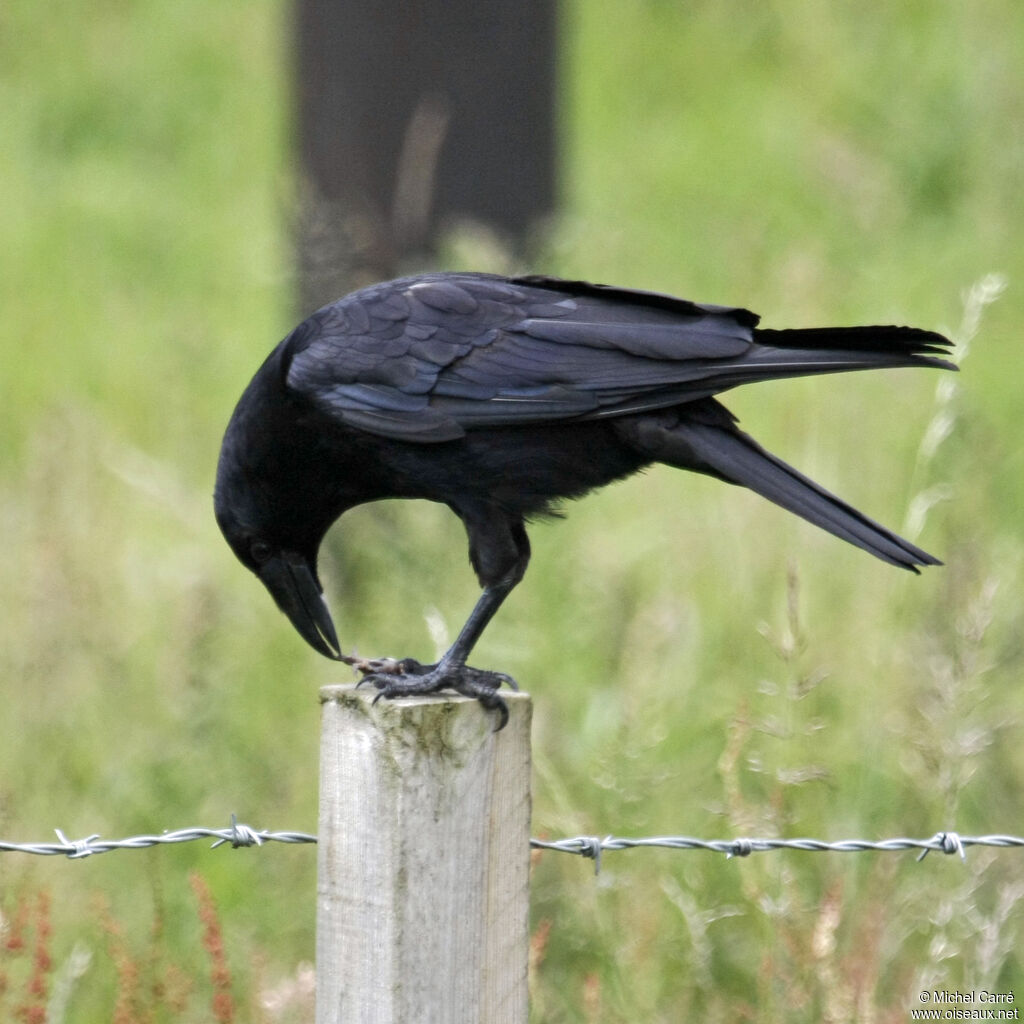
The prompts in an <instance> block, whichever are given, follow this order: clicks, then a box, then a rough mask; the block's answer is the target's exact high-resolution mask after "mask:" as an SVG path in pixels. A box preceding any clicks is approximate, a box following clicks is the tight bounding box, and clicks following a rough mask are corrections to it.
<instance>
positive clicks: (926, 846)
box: [0, 815, 1024, 871]
mask: <svg viewBox="0 0 1024 1024" xmlns="http://www.w3.org/2000/svg"><path fill="white" fill-rule="evenodd" d="M54 831H55V832H56V835H57V840H58V841H57V842H55V843H54V842H50V843H12V842H5V841H2V840H0V853H30V854H35V855H37V856H41V857H56V856H64V857H67V858H68V859H69V860H82V859H83V858H85V857H91V856H92V855H93V854H97V853H109V852H110V851H112V850H141V849H146V848H148V847H151V846H166V845H170V844H173V843H191V842H194V841H196V840H198V839H213V840H214V842H213V843H212V844H211V846H212V848H216V847H218V846H224V845H230V846H231V847H232V848H233V849H238V848H240V847H244V846H262V845H263V844H264V843H268V842H275V843H315V842H316V841H317V838H316V836H314V835H310V834H309V833H308V832H271V831H268V830H266V829H254V828H252V827H250V826H249V825H243V824H241V823H240V822H239V821H238V820H237V819H236V817H235V816H234V815H232V816H231V826H230V828H219V829H218V828H183V829H178V830H177V831H174V832H161V833H160V834H159V835H141V836H131V837H130V838H128V839H101V838H100V836H99V835H98V834H94V835H90V836H86V837H85V838H84V839H68V838H67V836H65V835H64V833H63V832H62V831H61V830H60V829H55V830H54ZM530 846H531V847H532V848H533V849H535V850H551V851H553V852H555V853H570V854H575V855H576V856H578V857H585V858H588V859H590V860H592V861H593V862H594V870H595V871H598V870H600V868H601V857H602V855H603V854H604V853H605V852H607V851H612V850H634V849H640V848H650V847H661V848H663V849H670V850H706V851H709V852H711V853H723V854H725V855H726V857H729V858H732V857H749V856H750V855H751V854H753V853H766V852H771V851H777V850H797V851H801V852H805V853H865V852H868V851H874V852H894V851H899V850H919V851H920V854H919V856H918V857H917V859H918V861H922V860H924V858H925V857H926V856H927V855H928V854H929V853H933V852H934V853H944V854H957V855H959V857H960V859H961V860H966V859H967V852H966V851H967V848H968V847H970V846H992V847H1001V848H1008V847H1016V848H1018V849H1019V848H1022V847H1024V838H1022V837H1020V836H1007V835H987V836H962V835H960V834H959V833H957V832H949V831H946V832H936V833H935V835H933V836H932V837H931V838H930V839H909V838H897V839H880V840H871V839H841V840H838V841H835V842H826V841H825V840H823V839H753V838H738V839H695V838H693V837H692V836H645V837H641V838H636V839H630V838H627V837H625V836H614V835H607V836H605V837H604V838H601V837H600V836H573V837H572V838H568V839H553V840H547V839H531V840H530Z"/></svg>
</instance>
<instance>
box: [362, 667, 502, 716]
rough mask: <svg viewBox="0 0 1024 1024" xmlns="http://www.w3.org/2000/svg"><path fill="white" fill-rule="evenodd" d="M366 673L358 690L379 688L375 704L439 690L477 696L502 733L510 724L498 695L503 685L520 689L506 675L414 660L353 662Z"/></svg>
mask: <svg viewBox="0 0 1024 1024" xmlns="http://www.w3.org/2000/svg"><path fill="white" fill-rule="evenodd" d="M354 667H355V668H357V669H359V671H360V672H362V673H363V678H362V679H360V680H359V682H358V683H356V688H357V689H358V688H359V687H360V686H362V685H363V684H364V683H369V684H370V685H372V686H376V687H377V691H378V692H377V694H376V695H375V696H374V698H373V701H372V703H373V704H376V703H377V701H379V700H380V699H381V698H382V697H383V698H384V699H385V700H394V699H395V698H396V697H413V696H418V695H421V694H428V693H437V692H438V691H439V690H454V691H455V692H456V693H460V694H462V695H463V696H464V697H474V698H476V700H478V701H479V702H480V705H481V707H483V708H484V709H485V710H486V711H497V712H498V719H499V720H498V725H497V726H496V728H495V729H494V731H495V732H501V730H502V729H504V728H505V726H506V725H507V724H508V717H509V712H508V705H507V704H506V703H505V701H504V700H502V698H501V697H499V696H498V695H497V693H496V691H497V690H498V688H499V687H500V686H501V685H502V683H504V684H505V685H506V686H508V687H509V689H511V690H518V689H519V686H518V684H517V683H516V681H515V680H514V679H513V678H512V677H511V676H509V675H506V674H505V673H504V672H489V671H486V670H484V669H479V668H472V667H471V666H469V665H457V666H445V665H444V663H443V662H441V663H439V664H437V665H423V664H421V663H420V662H418V661H416V660H415V659H414V658H404V659H402V660H401V661H396V660H395V659H393V658H377V659H373V660H364V661H360V662H356V663H354Z"/></svg>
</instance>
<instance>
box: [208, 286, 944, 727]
mask: <svg viewBox="0 0 1024 1024" xmlns="http://www.w3.org/2000/svg"><path fill="white" fill-rule="evenodd" d="M949 345H950V343H949V341H948V340H947V339H946V338H944V337H942V336H941V335H939V334H935V333H933V332H931V331H925V330H918V329H916V328H911V327H896V326H874V327H827V328H809V329H794V330H767V329H764V328H760V327H758V317H757V316H756V315H755V314H753V313H751V312H749V311H748V310H745V309H734V308H728V307H724V306H713V305H704V304H700V303H695V302H688V301H686V300H684V299H678V298H674V297H672V296H670V295H663V294H659V293H654V292H643V291H633V290H628V289H624V288H613V287H608V286H605V285H592V284H586V283H584V282H581V281H563V280H558V279H554V278H548V277H539V276H532V277H513V278H509V277H499V276H495V275H490V274H475V273H436V274H423V275H419V276H415V277H405V278H401V279H399V280H396V281H389V282H386V283H383V284H378V285H374V286H372V287H369V288H364V289H362V290H361V291H357V292H354V293H353V294H351V295H348V296H347V297H345V298H343V299H340V300H338V301H337V302H334V303H331V304H330V305H328V306H324V307H323V308H322V309H320V310H318V311H317V312H315V313H313V314H312V316H310V317H309V318H308V319H306V320H305V321H303V323H301V324H300V325H299V326H298V327H296V328H295V330H294V331H292V332H291V334H289V335H288V337H287V338H285V339H284V341H282V342H281V343H280V344H279V345H278V346H277V348H276V349H274V351H273V352H272V353H271V354H270V356H269V357H268V358H267V360H266V361H265V362H264V363H263V365H262V366H261V367H260V369H259V370H258V371H257V373H256V375H255V377H254V378H253V379H252V382H251V383H250V384H249V386H248V387H247V388H246V390H245V392H244V394H243V395H242V397H241V399H240V400H239V402H238V406H237V407H236V409H235V411H234V415H233V416H232V417H231V421H230V423H229V424H228V428H227V432H226V434H225V436H224V442H223V446H222V449H221V453H220V462H219V465H218V469H217V484H216V492H215V506H216V515H217V521H218V523H219V524H220V527H221V530H222V531H223V533H224V536H225V537H226V539H227V541H228V543H229V544H230V545H231V548H232V550H233V551H234V552H235V554H236V555H237V556H238V558H239V559H240V560H241V561H242V563H243V564H244V565H245V566H247V567H248V568H249V569H251V570H252V571H253V572H254V573H255V574H256V575H257V576H258V577H259V578H260V579H261V580H262V581H263V583H264V585H265V586H266V587H267V589H268V590H269V591H270V593H271V596H272V597H273V598H274V600H275V601H276V602H277V604H278V606H279V607H280V609H281V610H282V611H283V612H284V613H285V614H286V615H287V616H288V618H289V619H290V620H291V622H292V624H293V625H294V626H295V628H296V629H297V630H298V632H299V633H300V634H301V636H302V637H303V638H304V639H305V640H306V641H307V642H308V643H309V644H310V645H311V646H312V647H314V648H315V649H316V650H317V651H319V652H320V653H321V654H323V655H326V656H327V657H329V658H334V659H336V660H340V661H344V662H346V663H348V664H351V665H354V666H355V667H357V668H358V669H359V670H360V671H361V672H362V673H363V676H364V681H368V682H370V683H372V684H373V685H375V686H376V687H377V688H378V690H379V693H378V697H380V696H384V697H398V696H402V695H407V694H418V693H429V692H433V691H436V690H439V689H443V688H450V689H454V690H457V691H458V692H460V693H463V694H467V695H471V696H474V697H477V698H478V699H479V700H480V701H481V702H482V703H483V705H484V706H485V707H487V708H491V709H497V710H498V711H499V712H500V718H499V724H498V728H501V726H502V725H504V722H505V720H506V718H507V708H506V707H505V703H504V701H503V700H502V699H501V698H500V697H499V696H498V694H497V692H496V691H497V689H498V687H499V686H500V685H501V683H508V684H510V685H514V683H513V682H512V680H511V679H510V678H509V677H508V676H506V675H504V674H502V673H498V672H488V671H483V670H480V669H474V668H471V667H469V666H468V665H467V664H466V659H467V658H468V656H469V654H470V651H471V650H472V648H473V645H474V644H475V643H476V642H477V640H478V639H479V638H480V635H481V633H482V632H483V630H484V628H485V627H486V626H487V624H488V622H490V620H491V618H492V617H493V616H494V614H495V612H496V611H497V610H498V608H499V606H500V605H501V603H502V601H504V599H505V598H506V597H507V596H508V594H509V592H510V591H511V590H512V588H513V587H515V585H516V584H517V583H518V582H519V581H520V580H521V579H522V577H523V574H524V572H525V571H526V566H527V562H528V561H529V557H530V544H529V541H528V539H527V535H526V528H525V525H524V524H525V522H526V520H527V519H530V518H532V517H537V516H543V515H545V514H550V513H551V512H552V511H553V509H554V507H555V505H556V504H557V503H559V502H561V501H563V500H565V499H570V498H578V497H581V496H582V495H584V494H586V493H587V492H588V491H590V490H592V489H594V488H596V487H601V486H603V485H604V484H607V483H610V482H611V481H613V480H618V479H620V478H622V477H626V476H628V475H629V474H631V473H634V472H636V471H637V470H639V469H641V468H643V467H645V466H648V465H650V464H652V463H656V462H661V463H666V464H667V465H670V466H675V467H677V468H680V469H688V470H694V471H695V472H698V473H705V474H708V475H710V476H714V477H717V478H718V479H720V480H725V481H727V482H729V483H733V484H741V485H743V486H745V487H749V488H750V489H751V490H753V491H756V492H757V493H758V494H761V495H763V496H764V497H765V498H768V499H769V500H770V501H773V502H775V503H776V504H778V505H781V506H782V507H783V508H786V509H789V510H790V511H791V512H795V513H796V514H797V515H799V516H802V517H803V518H804V519H807V520H808V521H810V522H812V523H814V524H815V525H817V526H820V527H821V528H822V529H825V530H828V531H829V532H830V533H833V534H835V535H836V536H837V537H841V538H842V539H843V540H846V541H849V542H850V543H851V544H855V545H857V547H860V548H863V549H864V550H865V551H869V552H870V553H871V554H873V555H875V556H876V557H877V558H880V559H882V560H883V561H886V562H889V563H891V564H892V565H896V566H900V567H902V568H905V569H911V570H913V571H915V572H916V571H917V567H918V566H922V565H936V564H939V563H938V560H937V559H935V558H933V557H932V556H931V555H929V554H928V553H927V552H925V551H922V550H921V549H920V548H918V547H916V546H915V545H913V544H911V543H910V542H909V541H907V540H904V539H903V538H901V537H899V536H897V535H896V534H895V533H893V532H892V531H890V530H888V529H886V528H885V527H884V526H881V525H879V524H878V523H876V522H874V521H872V520H871V519H869V518H868V517H867V516H865V515H863V514H862V513H860V512H858V511H857V510H856V509H854V508H852V507H850V506H849V505H847V504H846V503H844V502H843V501H841V500H840V499H839V498H837V497H835V496H834V495H832V494H830V493H829V492H828V491H826V490H824V489H823V488H821V487H819V486H818V485H817V484H816V483H814V482H813V481H811V480H809V479H808V478H807V477H805V476H803V475H802V474H800V473H798V472H797V471H796V470H794V469H792V468H791V467H789V466H787V465H786V464H785V463H784V462H782V461H780V460H779V459H777V458H776V457H775V456H774V455H771V454H769V453H768V452H767V451H765V450H764V449H763V448H761V446H760V445H758V444H757V442H756V441H754V440H753V439H752V438H751V437H749V436H748V435H747V434H745V433H743V432H742V431H741V430H739V429H738V427H737V426H736V420H735V418H734V417H733V416H732V415H731V414H730V413H729V412H728V410H727V409H726V408H725V407H724V406H723V405H721V404H720V403H719V402H718V401H717V400H716V399H715V397H714V396H715V395H717V394H718V393H719V392H722V391H726V390H728V389H729V388H734V387H736V386H738V385H740V384H748V383H752V382H756V381H760V380H768V379H774V378H782V377H797V376H804V375H808V374H819V373H833V372H838V371H843V370H862V369H875V368H881V367H898V366H930V367H942V368H945V369H955V367H954V366H953V365H952V364H951V363H949V362H947V361H946V360H945V359H943V358H941V357H942V356H943V355H946V354H947V350H948V348H949ZM382 498H425V499H428V500H430V501H437V502H441V503H443V504H445V505H447V506H448V507H449V508H450V509H451V510H452V511H453V512H454V513H455V514H456V515H457V516H458V517H459V518H460V519H461V520H462V522H463V524H464V526H465V528H466V533H467V534H468V538H469V559H470V562H471V563H472V566H473V569H474V570H475V571H476V575H477V578H478V579H479V582H480V586H481V587H482V588H483V592H482V594H481V596H480V598H479V600H478V602H477V604H476V606H475V607H474V608H473V611H472V612H471V614H470V616H469V618H468V620H467V621H466V623H465V625H464V626H463V627H462V630H461V631H460V633H459V635H458V637H457V638H456V640H455V642H454V643H453V644H452V646H451V648H450V649H449V650H448V652H447V653H446V654H445V655H444V656H443V657H442V658H441V660H440V661H439V662H438V663H437V664H436V665H421V664H420V663H419V662H417V661H415V660H413V659H410V658H406V659H403V660H395V659H391V658H380V659H372V660H364V659H359V658H356V657H354V656H351V655H345V654H343V653H342V650H341V646H340V644H339V643H338V638H337V634H336V633H335V629H334V625H333V623H332V621H331V617H330V614H329V613H328V611H327V607H326V605H325V604H324V601H323V597H322V592H323V588H322V586H321V584H320V579H319V577H318V575H317V553H318V550H319V547H320V542H321V540H322V538H323V536H324V534H325V533H326V532H327V529H328V528H329V527H330V526H331V524H332V523H333V522H334V521H335V520H336V519H337V518H338V517H339V516H340V515H341V514H342V513H343V512H345V511H346V510H347V509H350V508H353V507H354V506H356V505H360V504H363V503H364V502H369V501H376V500H378V499H382Z"/></svg>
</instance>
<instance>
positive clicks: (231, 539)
mask: <svg viewBox="0 0 1024 1024" xmlns="http://www.w3.org/2000/svg"><path fill="white" fill-rule="evenodd" d="M216 513H217V522H218V524H219V525H220V528H221V531H222V532H223V534H224V537H225V539H226V540H227V542H228V544H229V545H230V546H231V550H232V551H234V553H235V554H236V555H237V556H238V560H239V561H240V562H241V563H242V564H243V565H244V566H245V567H246V568H247V569H250V570H251V571H252V572H253V573H255V574H256V576H258V577H259V579H260V580H261V581H262V583H263V585H264V586H265V587H266V588H267V590H269V591H270V596H271V597H272V598H273V599H274V601H275V603H276V604H277V607H278V608H280V609H281V611H283V612H284V613H285V615H287V616H288V618H289V620H290V621H291V624H292V625H293V626H294V627H295V629H296V630H297V631H298V633H299V635H300V636H301V637H302V638H303V640H305V641H306V643H308V644H309V645H310V647H312V648H313V649H314V650H316V651H319V652H320V654H322V655H324V657H327V658H332V659H333V660H335V661H337V660H340V659H341V657H342V654H341V645H340V644H339V643H338V635H337V633H336V632H335V629H334V623H333V622H332V621H331V614H330V612H329V611H328V610H327V605H326V604H325V603H324V599H323V587H322V586H321V584H320V578H319V576H318V575H317V571H316V547H317V545H314V546H313V548H312V550H308V549H307V546H306V545H303V544H294V545H293V544H288V543H281V542H280V541H278V540H276V539H275V538H273V537H272V536H271V535H269V534H268V533H266V532H265V531H260V530H257V529H254V528H253V527H251V526H249V525H247V524H246V523H245V522H244V521H243V520H242V519H240V518H239V517H238V516H237V515H236V514H235V513H234V511H233V510H232V509H231V508H230V507H229V506H227V505H224V504H223V503H222V502H221V501H218V502H217V506H216Z"/></svg>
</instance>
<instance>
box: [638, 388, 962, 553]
mask: <svg viewBox="0 0 1024 1024" xmlns="http://www.w3.org/2000/svg"><path fill="white" fill-rule="evenodd" d="M716 404H717V403H716ZM719 408H721V407H719ZM723 412H724V410H723ZM655 436H656V437H657V438H658V440H657V441H656V442H655V443H654V444H653V445H652V444H651V443H650V441H651V437H650V435H648V443H647V444H645V446H644V447H645V448H646V449H647V451H649V452H650V453H651V454H652V455H654V458H656V459H657V460H658V461H660V462H665V463H668V464H669V465H674V466H678V467H679V468H682V469H693V470H697V471H698V472H702V473H709V474H711V475H712V476H716V477H719V478H720V479H722V480H726V481H728V482H729V483H734V484H740V485H741V486H744V487H748V488H749V489H750V490H752V491H755V492H756V493H757V494H760V495H761V496H762V497H764V498H767V499H768V500H769V501H772V502H774V503H775V504H776V505H780V506H781V507H782V508H784V509H787V510H788V511H790V512H793V513H795V514H796V515H798V516H801V517H802V518H803V519H806V520H807V521H808V522H810V523H813V524H814V525H815V526H818V527H821V529H823V530H827V531H828V532H829V533H831V534H833V535H834V536H836V537H839V538H841V539H842V540H845V541H847V542H849V543H850V544H853V545H855V546H856V547H859V548H862V549H863V550H864V551H867V552H870V553H871V554H872V555H874V556H875V557H876V558H880V559H881V560H882V561H883V562H888V563H890V564H891V565H896V566H899V567H901V568H904V569H909V570H911V571H912V572H917V571H918V570H917V566H919V565H941V564H942V563H941V562H940V561H939V560H938V559H937V558H935V557H934V556H932V555H930V554H928V552H926V551H922V550H921V548H919V547H917V546H916V545H914V544H911V543H910V541H908V540H905V539H904V538H903V537H900V536H899V535H898V534H896V533H893V531H892V530H889V529H887V528H886V527H884V526H882V525H881V524H880V523H876V522H875V521H874V520H873V519H870V518H869V517H868V516H866V515H864V514H863V513H862V512H859V511H857V509H855V508H853V507H852V506H851V505H848V504H846V502H844V501H843V500H842V499H841V498H838V497H836V496H835V495H834V494H831V493H830V492H829V491H827V490H825V488H823V487H821V486H819V485H818V484H816V483H815V482H814V481H813V480H811V479H809V478H808V477H806V476H804V475H803V474H802V473H800V472H799V471H797V470H795V469H793V467H792V466H788V465H787V464H786V463H785V462H783V461H782V460H781V459H779V458H776V457H775V456H774V455H772V454H771V453H770V452H767V451H765V449H764V448H762V447H761V446H760V445H759V444H758V443H757V442H756V441H755V440H754V439H753V438H752V437H750V436H749V435H748V434H745V433H743V432H742V431H740V430H738V429H736V428H735V427H733V426H731V424H730V425H729V426H724V425H718V424H713V423H707V422H694V421H686V420H681V421H680V422H678V423H677V424H675V425H673V426H672V427H665V428H663V429H660V430H657V431H656V435H655Z"/></svg>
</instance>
